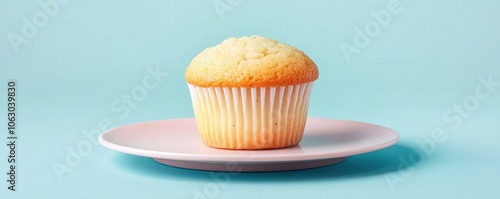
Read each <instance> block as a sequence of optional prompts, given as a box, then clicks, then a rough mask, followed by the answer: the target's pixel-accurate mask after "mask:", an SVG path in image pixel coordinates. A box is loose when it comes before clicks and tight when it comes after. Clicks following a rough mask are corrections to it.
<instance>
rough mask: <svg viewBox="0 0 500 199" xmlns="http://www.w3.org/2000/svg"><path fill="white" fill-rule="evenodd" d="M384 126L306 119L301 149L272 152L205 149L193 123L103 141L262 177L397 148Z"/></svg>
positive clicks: (129, 128)
mask: <svg viewBox="0 0 500 199" xmlns="http://www.w3.org/2000/svg"><path fill="white" fill-rule="evenodd" d="M398 140H399V136H398V134H397V133H396V132H395V131H393V130H391V129H389V128H386V127H382V126H378V125H374V124H368V123H362V122H354V121H344V120H333V119H323V118H308V120H307V123H306V127H305V132H304V136H303V138H302V141H301V142H300V143H299V145H296V146H293V147H289V148H284V149H274V150H222V149H214V148H210V147H207V146H205V145H203V143H202V142H201V140H200V138H199V136H198V131H197V129H196V124H195V120H194V118H183V119H171V120H161V121H152V122H143V123H137V124H131V125H126V126H122V127H117V128H113V129H110V130H108V131H106V132H104V133H102V134H101V135H100V136H99V142H100V143H101V144H102V145H103V146H105V147H108V148H110V149H113V150H116V151H119V152H123V153H128V154H133V155H139V156H145V157H151V158H153V159H154V160H156V161H158V162H160V163H162V164H166V165H170V166H174V167H181V168H188V169H198V170H212V171H228V172H262V171H287V170H298V169H308V168H315V167H321V166H327V165H331V164H335V163H338V162H341V161H343V160H345V159H346V158H347V157H348V156H351V155H356V154H361V153H367V152H371V151H376V150H380V149H383V148H386V147H389V146H391V145H394V144H395V143H396V142H397V141H398Z"/></svg>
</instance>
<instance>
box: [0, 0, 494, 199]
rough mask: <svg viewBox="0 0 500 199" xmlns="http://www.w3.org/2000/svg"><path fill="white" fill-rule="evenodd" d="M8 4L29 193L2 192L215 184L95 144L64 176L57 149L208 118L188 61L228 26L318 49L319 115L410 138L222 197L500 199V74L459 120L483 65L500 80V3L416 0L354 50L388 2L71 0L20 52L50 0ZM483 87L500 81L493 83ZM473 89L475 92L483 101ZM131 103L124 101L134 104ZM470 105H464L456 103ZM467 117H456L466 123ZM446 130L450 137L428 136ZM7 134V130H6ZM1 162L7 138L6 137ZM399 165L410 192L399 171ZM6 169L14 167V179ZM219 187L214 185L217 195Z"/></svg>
mask: <svg viewBox="0 0 500 199" xmlns="http://www.w3.org/2000/svg"><path fill="white" fill-rule="evenodd" d="M39 1H42V2H46V1H47V0H36V1H35V0H32V1H2V2H1V3H0V36H1V38H2V39H1V40H0V68H1V72H0V96H2V97H0V110H1V113H2V114H0V127H1V128H0V129H2V130H1V132H2V133H1V135H2V136H1V137H2V138H1V139H3V140H4V139H5V137H6V131H5V129H6V116H5V115H6V114H5V112H4V111H5V110H6V101H5V98H6V97H5V96H6V83H7V80H8V79H16V80H17V82H18V100H19V102H18V108H19V109H18V110H19V111H18V121H19V122H18V133H19V146H18V147H19V150H18V156H19V159H18V161H19V164H18V168H19V169H18V173H19V175H18V178H19V179H18V184H17V185H18V187H17V192H15V193H12V192H10V191H8V190H7V189H6V186H7V184H6V183H0V184H1V185H2V186H1V187H0V196H1V198H39V197H42V198H48V197H51V198H111V197H112V198H138V197H141V198H142V197H143V198H193V197H194V194H195V190H201V191H203V188H204V187H205V186H211V184H213V183H214V182H215V181H214V180H213V179H212V178H211V177H210V175H209V173H208V172H203V171H191V170H184V169H177V168H172V167H167V166H162V165H159V164H156V163H155V162H153V161H152V160H150V159H148V158H142V157H135V156H130V155H124V154H120V153H118V152H115V151H112V150H109V149H106V148H104V147H101V146H98V145H95V146H93V147H92V152H91V153H90V154H89V155H88V156H85V157H83V160H82V162H81V163H80V164H79V165H77V166H76V167H75V168H72V172H70V173H65V174H64V175H63V176H62V180H58V178H57V175H56V174H55V173H54V171H53V169H52V164H53V163H54V162H60V163H64V162H65V156H66V155H67V153H68V152H67V151H66V149H67V147H69V148H73V149H74V148H75V147H76V146H77V145H78V143H81V142H85V141H86V140H87V139H86V138H85V136H84V135H83V134H82V132H83V131H86V130H91V129H96V128H99V123H100V122H101V120H103V119H105V120H106V119H109V120H110V121H111V122H112V123H113V125H114V126H120V125H125V124H130V123H135V122H142V121H150V120H160V119H168V118H179V117H192V116H193V113H192V108H191V104H190V98H189V93H188V91H187V87H186V86H185V81H184V76H183V75H184V71H185V68H186V66H187V65H188V64H189V62H190V60H191V59H192V58H193V57H194V56H195V55H196V54H198V53H199V52H200V51H201V50H203V49H204V48H206V47H209V46H213V45H216V44H217V43H219V42H221V41H222V40H224V39H226V38H228V37H232V36H234V37H240V36H244V35H262V36H266V37H270V38H274V39H276V40H278V41H281V42H284V43H288V44H291V45H293V46H296V47H297V48H299V49H302V50H303V51H305V52H306V53H307V54H308V55H309V56H310V57H311V58H312V59H313V60H314V61H315V62H316V64H317V65H318V67H319V70H320V78H319V80H318V81H317V82H316V84H315V88H314V91H313V96H312V101H311V105H310V109H309V110H310V112H309V115H310V116H312V117H327V118H339V119H348V120H356V121H364V122H370V123H376V124H380V125H384V126H388V127H390V128H393V129H395V130H396V131H398V132H399V133H400V135H401V141H400V142H399V143H398V144H397V145H396V146H394V147H391V148H388V149H385V150H382V151H378V152H373V153H369V154H364V155H358V156H355V157H351V158H350V159H348V160H347V161H346V162H343V163H341V164H338V165H334V166H329V167H324V168H319V169H312V170H305V171H294V172H278V173H257V174H255V173H254V174H238V175H236V176H232V177H231V179H230V182H229V183H228V184H227V186H226V187H224V188H220V189H219V191H218V193H217V194H216V198H257V197H259V198H260V197H269V198H285V197H287V198H305V197H310V196H314V197H315V198H336V197H355V198H402V197H405V198H443V197H447V198H472V197H474V198H495V197H499V196H500V193H499V192H498V185H499V184H500V180H499V179H500V169H499V168H500V155H499V154H498V152H499V151H500V145H499V144H498V141H499V140H500V135H499V134H500V122H499V121H500V113H499V111H500V87H496V89H495V90H494V91H492V92H491V93H490V95H489V96H488V97H487V99H485V100H480V101H479V104H478V106H477V107H475V108H474V109H472V111H471V113H470V116H468V117H467V118H464V117H461V123H460V125H458V124H457V121H456V120H454V121H448V120H445V119H443V114H444V113H446V112H447V111H448V110H452V109H453V107H454V105H455V104H462V103H463V102H464V100H466V101H467V99H472V98H474V96H475V89H476V88H477V87H478V86H480V85H481V82H480V81H479V79H478V78H480V77H484V78H486V79H487V77H488V75H491V76H492V78H493V80H494V81H497V82H498V81H500V68H499V67H500V23H499V19H500V13H499V12H498V10H499V9H500V3H498V1H488V0H480V1H452V0H448V1H431V0H427V1H410V0H400V4H401V5H400V7H401V8H402V9H403V10H402V11H401V13H399V14H393V15H392V18H391V22H390V23H389V25H387V26H386V27H383V28H382V29H381V31H380V33H379V34H378V35H377V36H375V37H373V38H372V39H371V42H370V44H369V45H368V46H366V47H365V48H362V49H361V52H360V53H359V54H354V55H353V56H352V61H351V62H350V63H348V62H347V61H346V59H345V57H344V55H343V54H342V51H341V49H340V47H339V45H340V44H341V43H342V42H346V43H349V44H353V38H354V37H355V32H354V29H355V28H356V27H360V28H361V29H364V27H365V25H366V24H368V23H369V22H370V21H374V20H375V18H374V17H373V16H372V15H371V14H370V13H371V12H372V11H380V10H382V9H387V4H388V2H390V1H389V0H376V1H369V2H367V1H347V0H345V1H326V0H325V1H284V0H282V1H263V0H259V1H249V0H244V1H242V2H241V3H240V4H239V5H234V6H233V5H231V4H230V3H228V2H226V1H225V0H220V2H223V3H224V4H225V5H228V6H230V7H231V9H232V11H227V12H225V13H223V19H221V18H219V17H218V15H217V12H216V9H215V8H214V6H213V4H212V3H213V1H211V0H204V1H133V2H130V1H128V2H125V1H76V0H73V1H69V2H68V3H66V4H65V5H60V9H59V11H58V12H57V13H56V14H55V15H54V16H53V17H49V21H48V22H47V24H46V25H45V26H43V27H41V28H39V29H38V32H37V34H36V35H35V36H34V37H32V38H30V39H28V40H29V41H28V43H27V44H21V45H20V46H19V52H17V53H16V52H15V50H14V49H13V47H12V45H11V44H10V41H9V38H8V34H10V33H15V34H18V35H22V32H21V31H22V30H21V29H22V27H23V24H24V22H23V17H26V18H28V20H30V21H32V17H33V15H34V14H36V13H37V12H40V11H42V8H41V7H40V6H39V5H38V2H39ZM156 65H158V66H159V67H160V69H161V71H163V72H167V73H169V75H168V77H165V78H164V80H163V81H162V82H161V83H159V84H158V86H157V87H156V88H155V89H153V90H151V91H148V92H147V97H146V98H145V99H144V100H142V101H140V102H138V103H137V107H135V108H129V110H130V112H129V114H125V113H124V112H120V111H116V110H113V109H112V108H111V105H112V103H113V102H114V101H115V100H119V99H120V98H121V96H122V95H123V94H127V95H130V92H131V91H132V90H133V89H134V88H135V87H137V86H141V85H142V80H143V78H144V77H145V76H147V75H148V72H147V69H146V68H147V67H148V66H153V67H154V66H156ZM482 92H487V90H485V89H484V88H483V90H482ZM471 97H472V98H471ZM122 105H123V104H122ZM453 115H454V116H457V114H453ZM454 125H457V126H455V127H456V128H453V127H454ZM436 128H438V130H439V129H442V130H443V132H445V134H446V136H447V140H446V141H445V142H443V143H440V144H436V148H435V150H433V151H432V153H430V154H429V155H423V156H421V157H422V158H421V159H420V160H419V161H416V162H413V163H412V164H411V165H410V166H409V167H405V168H400V167H399V166H400V164H401V162H402V161H401V160H400V159H398V157H402V158H403V159H406V160H407V159H408V157H409V156H410V155H411V154H417V153H420V154H422V152H424V151H423V149H422V148H421V147H420V146H419V145H418V144H417V141H421V140H424V139H429V138H431V136H432V132H433V131H434V130H435V129H436ZM2 143H4V142H2ZM0 148H1V150H0V151H1V154H2V155H1V156H0V157H1V158H0V162H1V163H0V166H1V169H0V170H1V172H2V173H4V171H6V169H7V168H6V164H5V163H6V159H7V158H6V154H7V151H6V149H7V148H6V146H4V145H3V146H1V147H0ZM389 174H390V175H391V176H398V177H399V178H398V179H400V180H401V179H402V180H404V182H403V181H400V182H398V183H397V184H396V185H395V186H394V189H391V186H390V185H389V183H387V180H386V177H387V176H388V175H389ZM6 177H7V176H6V175H4V174H2V175H1V177H0V180H1V181H2V182H5V181H4V180H5V179H6ZM207 198H208V197H207Z"/></svg>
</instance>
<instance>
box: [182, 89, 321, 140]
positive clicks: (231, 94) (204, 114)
mask: <svg viewBox="0 0 500 199" xmlns="http://www.w3.org/2000/svg"><path fill="white" fill-rule="evenodd" d="M312 86H313V82H310V83H305V84H298V85H290V86H280V87H256V88H244V87H197V86H194V85H191V84H188V87H189V91H190V94H191V100H192V103H193V110H194V114H195V118H196V126H197V128H198V131H199V134H200V137H201V139H202V141H203V143H204V144H205V145H207V146H210V147H214V148H223V149H274V148H284V147H289V146H293V145H296V144H298V143H299V142H300V140H301V139H302V134H303V133H304V127H305V123H306V119H307V109H308V105H309V99H310V95H311V91H312Z"/></svg>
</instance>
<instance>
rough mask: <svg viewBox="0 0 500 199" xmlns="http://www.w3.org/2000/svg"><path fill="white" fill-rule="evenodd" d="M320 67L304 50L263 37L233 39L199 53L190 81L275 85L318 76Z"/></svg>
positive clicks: (207, 84) (208, 84) (209, 84)
mask: <svg viewBox="0 0 500 199" xmlns="http://www.w3.org/2000/svg"><path fill="white" fill-rule="evenodd" d="M318 75H319V73H318V67H317V66H316V64H315V63H314V62H313V61H312V60H311V59H310V58H309V57H308V56H307V55H306V54H305V53H304V52H302V51H301V50H298V49H297V48H295V47H292V46H289V45H287V44H283V43H279V42H277V41H275V40H272V39H268V38H265V37H260V36H251V37H241V38H229V39H226V40H225V41H223V42H222V43H220V44H219V45H217V46H214V47H210V48H207V49H205V50H203V51H202V52H201V53H200V54H198V55H197V56H196V57H195V58H194V59H193V60H192V61H191V63H190V64H189V66H188V68H187V70H186V74H185V77H186V81H187V82H188V83H190V84H192V85H195V86H200V87H274V86H285V85H296V84H302V83H308V82H312V81H314V80H316V79H318Z"/></svg>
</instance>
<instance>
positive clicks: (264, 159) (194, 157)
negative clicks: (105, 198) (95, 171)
mask: <svg viewBox="0 0 500 199" xmlns="http://www.w3.org/2000/svg"><path fill="white" fill-rule="evenodd" d="M187 119H189V120H194V119H195V118H193V117H189V118H172V119H164V120H153V121H145V122H138V123H132V124H127V125H123V126H118V127H113V128H111V129H108V130H106V131H104V132H102V133H101V134H100V135H99V137H98V142H99V143H100V144H101V145H102V146H104V147H106V148H109V149H112V150H115V151H118V152H121V153H126V154H132V155H137V156H143V157H150V158H158V159H167V160H178V161H189V162H214V163H224V162H254V163H269V162H301V161H310V160H319V159H331V158H341V157H349V156H352V155H359V154H363V153H369V152H373V151H377V150H381V149H385V148H388V147H390V146H392V145H394V144H396V143H397V142H398V141H399V139H400V136H399V134H398V133H397V132H396V131H395V130H393V129H391V128H388V127H384V126H381V125H377V124H372V123H366V122H359V121H352V120H338V119H332V118H317V117H308V118H307V120H309V119H315V120H329V121H337V122H351V123H359V124H365V125H366V124H368V125H371V126H376V127H378V128H383V129H386V130H388V132H387V133H392V134H393V135H394V138H392V139H391V140H388V141H385V142H383V143H378V144H375V145H371V146H370V148H371V149H366V147H365V148H357V149H353V150H350V152H349V153H348V155H338V154H337V155H336V154H335V153H338V151H336V152H332V151H328V152H324V153H317V154H276V155H264V156H258V155H257V157H258V160H255V159H249V157H250V156H245V155H242V154H238V155H234V154H227V155H224V156H221V155H220V154H217V155H213V154H190V153H178V152H166V151H154V150H148V149H140V148H134V147H131V146H123V145H119V144H116V143H113V142H110V141H108V140H106V139H105V138H104V136H105V135H106V134H110V133H112V132H114V130H116V129H119V128H124V127H127V126H132V125H144V124H147V123H156V122H162V121H170V120H187ZM292 147H294V146H292ZM219 150H225V149H219ZM268 150H280V149H268ZM227 151H234V150H227ZM238 151H242V152H243V151H244V152H248V153H249V154H250V155H251V154H252V153H254V154H255V153H256V152H257V151H263V150H238ZM291 158H292V159H291Z"/></svg>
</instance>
